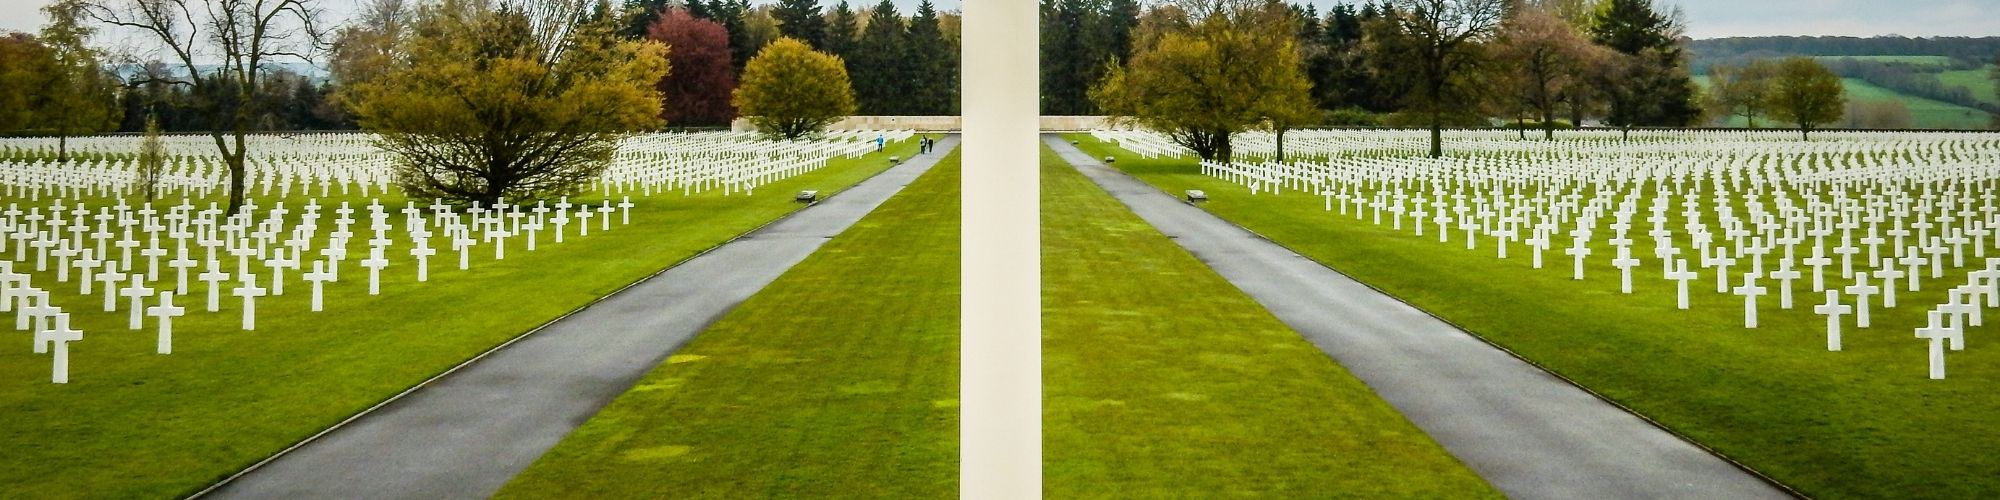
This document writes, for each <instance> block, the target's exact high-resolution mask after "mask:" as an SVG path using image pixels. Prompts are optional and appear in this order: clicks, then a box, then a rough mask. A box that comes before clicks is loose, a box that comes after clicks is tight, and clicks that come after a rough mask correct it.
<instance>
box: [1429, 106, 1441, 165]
mask: <svg viewBox="0 0 2000 500" xmlns="http://www.w3.org/2000/svg"><path fill="white" fill-rule="evenodd" d="M1443 115H1444V113H1443V112H1440V111H1432V112H1431V157H1432V158H1443V157H1444V116H1443Z"/></svg>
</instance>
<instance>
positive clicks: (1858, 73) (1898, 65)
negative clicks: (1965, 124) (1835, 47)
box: [1821, 57, 2000, 113]
mask: <svg viewBox="0 0 2000 500" xmlns="http://www.w3.org/2000/svg"><path fill="white" fill-rule="evenodd" d="M1821 62H1822V63H1824V64H1826V66H1827V68H1828V69H1831V70H1833V72H1834V74H1837V75H1840V76H1841V77H1844V78H1854V79H1858V80H1861V81H1864V82H1868V83H1870V84H1873V85H1875V86H1877V87H1882V88H1885V89H1889V90H1894V91H1896V92H1899V93H1903V94H1909V95H1913V96H1917V97H1922V98H1926V99H1933V100H1938V101H1944V102H1947V103H1951V104H1957V105H1960V106H1965V107H1968V108H1973V109H1978V110H1981V111H1985V112H1987V113H2000V103H1994V102H1989V101H1985V100H1981V99H1979V98H1978V97H1977V96H1975V95H1974V94H1973V93H1972V89H1971V88H1969V87H1966V86H1964V85H1945V83H1944V82H1943V81H1942V80H1939V79H1938V73H1940V72H1943V71H1944V70H1946V69H1948V68H1951V66H1940V65H1935V64H1912V63H1907V62H1895V61H1877V60H1868V59H1855V58H1852V57H1838V58H1832V59H1825V60H1822V61H1821ZM1981 62H1982V63H1983V62H1985V61H1981Z"/></svg>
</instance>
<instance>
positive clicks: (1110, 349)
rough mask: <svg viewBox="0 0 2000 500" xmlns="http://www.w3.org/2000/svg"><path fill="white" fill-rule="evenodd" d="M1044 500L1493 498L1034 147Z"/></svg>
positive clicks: (1307, 349)
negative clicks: (1038, 175)
mask: <svg viewBox="0 0 2000 500" xmlns="http://www.w3.org/2000/svg"><path fill="white" fill-rule="evenodd" d="M1042 249H1043V250H1042V279H1043V286H1042V307H1043V314H1042V321H1043V325H1042V335H1043V344H1042V346H1043V347H1042V363H1043V366H1042V380H1043V395H1044V403H1043V404H1044V410H1043V411H1044V415H1045V418H1044V419H1043V433H1044V443H1045V445H1044V447H1043V450H1042V456H1043V459H1042V461H1043V472H1042V474H1043V477H1044V483H1043V484H1044V493H1045V496H1047V497H1049V498H1079V497H1085V498H1103V497H1118V498H1178V497H1242V496H1249V497H1271V498H1308V497H1313V498H1323V497H1342V498H1350V497H1375V498H1458V497H1497V496H1499V494H1498V493H1497V492H1495V491H1494V490H1493V489H1492V488H1491V487H1490V486H1488V485H1486V483H1485V482H1484V481H1483V480H1481V479H1480V478H1479V477H1478V476H1476V475H1474V474H1473V473H1472V472H1471V470H1469V469H1467V468H1466V467H1465V466H1464V465H1463V464H1461V463H1460V462H1459V461H1458V460H1457V459H1456V458H1454V457H1452V456H1451V455H1450V454H1448V453H1446V452H1445V450H1444V448H1443V447H1441V446H1439V445H1438V444H1437V443H1436V442H1434V441H1432V440H1431V439H1430V437H1429V436H1427V435H1425V434H1424V433H1423V431H1421V430H1419V429H1417V428H1416V426H1415V425H1412V424H1411V423H1410V422H1409V421H1408V420H1405V419H1404V418H1403V416H1402V415H1401V414H1398V413H1397V412H1396V411H1395V409H1393V408H1391V407H1390V406H1389V405H1388V403H1386V402H1384V401H1382V400H1381V399H1380V398H1379V397H1377V396H1376V395H1375V393H1374V391H1371V390H1369V389H1368V387H1367V386H1366V385H1363V384H1362V383H1361V381H1360V380H1358V379H1356V378H1354V376H1353V375H1350V374H1348V373H1347V371H1346V370H1345V369H1342V368H1341V367H1340V366H1339V365H1337V364H1335V363H1334V362H1333V360H1332V359H1331V358H1328V357H1327V356H1326V354H1324V353H1322V352H1320V351H1319V350H1318V349H1317V348H1315V347H1314V346H1313V345H1312V344H1311V343H1310V342H1307V341H1306V340H1305V339H1304V338H1302V337H1300V336H1299V334H1298V333H1297V332H1294V331H1292V329H1291V328H1289V327H1286V326H1285V325H1284V323H1282V322H1280V321H1278V319H1277V318H1276V317H1274V316H1272V315H1271V314H1270V313H1269V312H1266V311H1265V310H1264V308H1263V307H1262V306H1259V305H1258V304H1257V303H1256V302H1255V301H1253V300H1251V299H1250V298H1249V297H1248V296H1246V295H1244V294H1243V293H1242V292H1241V291H1238V290H1237V289H1236V288H1235V287H1234V286H1233V285H1230V284H1229V282H1228V281H1226V280H1224V279H1223V278H1222V277H1221V276H1220V275H1217V274H1216V273H1215V272H1214V271H1212V270H1210V269H1208V267H1206V266H1204V265H1202V263H1201V262H1200V261H1199V260H1196V259H1195V257H1194V256H1193V255H1190V254H1188V253H1187V251H1185V250H1182V249H1181V248H1180V247H1179V246H1177V245H1175V244H1174V243H1173V242H1172V241H1170V240H1168V239H1167V238H1166V236H1164V235H1162V234H1160V233H1159V231H1157V230H1154V229H1153V228H1152V227H1151V226H1149V225H1147V224H1146V223H1145V221H1143V220H1141V219H1139V217H1138V216H1137V215H1135V214H1133V213H1132V212H1131V211H1130V210H1129V209H1127V208H1126V207H1125V205H1123V204H1121V203H1119V202H1118V200H1116V199H1114V198H1112V197H1111V196H1110V195H1109V194H1106V193H1105V192H1104V191H1103V190H1102V189H1100V188H1098V187H1097V185H1096V184H1094V183H1092V182H1091V181H1090V180H1089V179H1087V178H1085V177H1084V176H1083V175H1082V174H1080V173H1078V172H1077V171H1076V170H1075V169H1073V168H1071V167H1070V166H1068V164H1067V163H1065V162H1063V161H1062V159H1061V158H1059V157H1057V156H1055V155H1054V152H1053V151H1051V150H1049V149H1048V147H1046V146H1044V147H1043V148H1042Z"/></svg>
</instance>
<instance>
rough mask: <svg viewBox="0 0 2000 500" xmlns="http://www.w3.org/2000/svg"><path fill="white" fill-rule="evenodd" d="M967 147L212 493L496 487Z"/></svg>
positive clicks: (748, 238) (905, 169) (652, 286)
mask: <svg viewBox="0 0 2000 500" xmlns="http://www.w3.org/2000/svg"><path fill="white" fill-rule="evenodd" d="M957 144H958V137H957V136H948V137H946V138H943V139H941V140H939V147H938V148H937V149H938V152H936V153H932V154H928V155H921V156H918V157H916V158H911V159H910V160H909V161H907V162H904V163H903V164H902V165H898V166H896V167H892V168H890V169H888V170H886V171H884V172H882V173H881V174H878V175H876V176H874V177H872V178H869V179H868V180H865V181H862V182H861V183H860V184H857V185H855V186H854V187H853V188H851V189H848V190H846V191H843V192H841V193H839V194H838V195H836V196H833V197H830V198H827V199H825V200H824V201H821V202H819V203H817V204H815V205H813V206H811V207H808V208H805V209H802V210H800V211H798V212H795V213H794V214H792V215H791V216H789V217H786V218H784V219H781V220H779V221H777V222H774V223H772V224H770V225H767V226H764V227H763V228H761V229H758V230H756V231H753V232H751V233H749V234H748V235H745V236H743V237H741V238H738V239H736V240H734V241H731V242H729V243H727V244H724V245H722V246H720V247H717V248H715V249H713V250H711V251H709V252H707V253H704V254H702V255H700V256H697V257H694V258H693V259H689V260H688V261H686V262H683V263H681V264H680V265H678V266H675V267H673V268H671V269H668V270H666V271H664V272H662V273H660V274H657V275H655V276H653V277H651V278H648V279H646V280H645V281H643V282H640V283H638V284H636V285H633V286H631V287H629V288H626V289H624V290H622V291H619V292H617V293H615V294H613V295H611V296H608V297H606V298H604V299H602V300H601V301H599V302H597V303H595V304H592V305H591V306H589V307H587V308H585V309H583V310H581V311H578V312H577V313H575V314H573V315H570V316H569V317H566V318H563V319H561V320H558V321H556V322H554V323H552V324H549V325H547V326H546V327H545V328H543V329H541V330H540V331H538V332H536V333H534V334H532V335H528V336H526V337H524V338H522V339H520V340H518V341H515V342H513V343H512V344H509V345H507V346H505V347H502V348H500V349H498V350H495V351H493V352H491V353H490V354H488V355H486V356H484V357H483V358H479V359H477V360H476V361H474V362H471V363H470V364H466V365H463V366H461V367H460V368H459V369H457V370H455V371H453V372H451V373H449V374H447V375H445V376H443V377H441V378H438V379H435V380H433V381H431V382H430V383H428V384H426V385H424V386H421V387H420V388H418V389H416V390H414V391H412V392H409V393H407V394H405V395H404V396H403V397H401V398H398V399H396V400H394V401H392V402H390V403H388V404H386V405H383V406H381V407H378V408H376V409H374V410H373V411H370V412H367V413H366V414H364V415H362V416H361V417H359V418H355V419H352V420H350V421H349V422H347V423H346V424H344V425H342V426H339V427H337V428H336V429H334V430H333V431H330V432H327V433H325V434H322V435H321V436H319V437H317V438H315V439H311V440H308V441H307V442H306V443H304V444H303V445H301V446H299V447H296V448H294V449H292V450H291V451H289V452H286V453H282V454H280V455H279V456H278V457H277V458H275V459H273V460H269V461H267V462H265V463H264V464H263V465H261V466H258V467H254V468H252V469H251V470H249V471H248V472H245V473H243V474H240V475H238V476H236V477H235V478H234V479H232V480H229V481H227V482H225V483H222V484H221V485H220V486H218V487H216V488H213V489H212V490H211V491H210V492H209V493H208V494H207V495H205V496H208V497H216V498H373V499H385V498H422V499H441V498H486V497H488V496H491V495H492V494H493V493H494V492H496V491H499V489H500V487H501V486H503V485H505V484H506V483H507V481H508V480H509V479H511V478H513V477H514V475H515V474H519V473H520V472H521V471H522V470H524V469H526V468H527V467H528V465H530V464H532V463H534V461H535V459H536V458H538V457H540V456H541V455H542V453H544V452H546V451H548V449H549V448H551V447H554V446H555V444H556V442H557V441H560V440H562V437H563V436H564V435H567V434H569V432H570V431H572V430H574V429H576V427H577V426H580V425H583V422H584V421H585V420H588V419H590V417H591V415H594V414H596V413H597V411H598V410H599V409H602V408H603V407H604V405H606V404H609V403H610V402H611V400H612V399H614V398H617V397H618V396H619V395H620V394H623V393H624V392H625V391H626V390H627V389H629V388H631V387H632V385H633V384H634V383H636V382H637V381H638V380H639V378H640V377H641V376H644V375H645V374H646V373H647V372H648V371H650V370H652V369H653V367H654V366H656V365H658V364H659V363H660V362H661V361H662V360H664V359H666V357H667V356H668V355H669V354H672V353H673V352H674V351H675V350H677V349H679V348H680V346H681V345H683V344H685V343H687V341H688V340H689V339H691V338H693V337H694V336H695V334H697V333H700V332H701V331H702V330H703V329H705V328H707V327H708V325H709V324H711V323H713V322H715V321H716V320H717V319H720V318H721V317H722V316H723V315H724V314H725V313H727V312H728V311H729V310H730V309H732V308H735V307H736V305H737V304H739V303H742V302H743V300H745V299H748V298H749V297H750V296H751V295H752V294H755V293H757V291H758V290H762V289H763V288H764V286H765V285H769V284H770V283H771V282H772V281H773V280H776V279H777V278H778V276H779V275H780V274H783V273H784V272H785V271H786V270H788V269H791V267H792V266H793V265H795V264H798V263H799V261H802V260H804V259H805V258H806V256H807V255H810V254H811V253H812V252H813V251H814V250H817V249H818V248H819V247H820V245H821V244H823V243H825V242H826V240H827V239H829V238H832V237H834V236H835V235H838V234H840V232H841V231H844V230H846V229H847V228H848V227H849V226H851V225H853V224H854V222H855V221H858V220H860V219H861V217H862V216H865V215H867V214H868V213H869V212H871V211H873V210H875V207H876V206H879V205H881V204H882V202H883V201H884V200H887V199H889V197H890V196H892V195H894V194H896V193H897V192H898V191H901V190H902V189H903V187H904V186H906V185H908V184H909V183H910V182H911V181H913V180H915V179H916V178H917V176H919V175H921V174H923V173H924V172H926V171H928V170H929V169H930V168H931V166H932V165H935V164H936V163H937V161H938V160H939V159H940V158H943V157H944V154H945V153H948V152H950V151H951V149H952V148H953V147H955V146H957ZM774 194H776V195H779V196H789V193H774ZM300 390H311V388H300Z"/></svg>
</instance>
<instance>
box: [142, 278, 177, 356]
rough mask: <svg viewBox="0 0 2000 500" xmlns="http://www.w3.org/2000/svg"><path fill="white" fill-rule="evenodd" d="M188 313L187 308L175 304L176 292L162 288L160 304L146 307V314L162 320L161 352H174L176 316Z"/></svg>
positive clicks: (159, 348)
mask: <svg viewBox="0 0 2000 500" xmlns="http://www.w3.org/2000/svg"><path fill="white" fill-rule="evenodd" d="M186 313H187V308H185V307H180V306H176V305H174V292H173V291H172V290H160V305H157V306H152V307H148V308H146V315H147V316H152V317H154V318H158V319H159V321H160V339H159V345H158V346H157V350H158V351H159V353H160V354H173V352H174V318H176V317H180V316H181V315H182V314H186Z"/></svg>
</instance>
